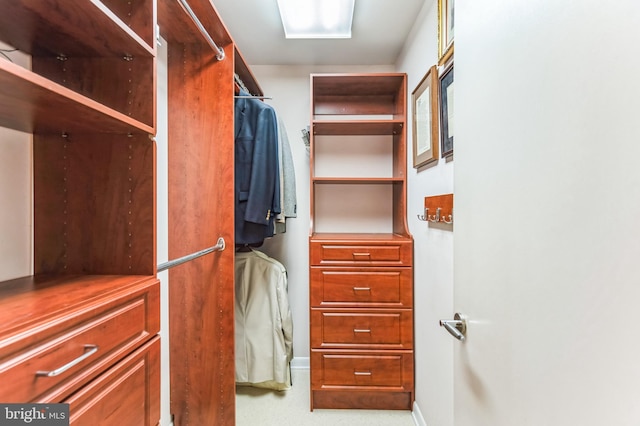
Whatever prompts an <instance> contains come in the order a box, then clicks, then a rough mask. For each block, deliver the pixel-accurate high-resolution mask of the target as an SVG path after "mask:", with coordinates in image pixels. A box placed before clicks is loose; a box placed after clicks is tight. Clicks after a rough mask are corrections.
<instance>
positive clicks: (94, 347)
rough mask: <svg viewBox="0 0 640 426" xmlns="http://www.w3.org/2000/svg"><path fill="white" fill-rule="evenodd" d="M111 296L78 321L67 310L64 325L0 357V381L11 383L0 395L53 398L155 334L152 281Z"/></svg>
mask: <svg viewBox="0 0 640 426" xmlns="http://www.w3.org/2000/svg"><path fill="white" fill-rule="evenodd" d="M117 302H118V303H117V304H115V305H114V304H113V300H111V301H109V303H107V302H105V304H104V305H103V306H100V305H99V304H98V305H95V306H93V308H94V310H93V312H94V314H93V316H91V317H88V318H86V314H85V315H84V316H82V318H85V320H84V321H77V320H75V321H74V314H73V313H69V315H68V317H67V318H66V322H65V323H66V324H67V325H68V326H67V328H64V329H62V330H61V331H60V332H59V333H56V334H54V335H49V336H48V337H46V338H45V337H43V339H42V340H41V341H39V342H38V343H36V344H33V345H31V346H28V347H26V348H23V349H22V350H20V351H18V352H17V353H14V354H12V355H11V356H9V357H7V358H5V359H1V360H0V383H11V384H12V386H10V387H8V386H3V387H0V401H5V402H37V401H43V402H44V401H46V402H59V401H60V400H61V399H62V398H63V397H64V396H66V395H69V394H70V393H71V392H73V391H75V390H76V389H78V388H79V387H80V386H82V385H83V384H85V383H87V382H88V381H89V380H91V379H92V378H94V377H96V376H97V375H98V374H100V373H101V372H103V371H105V370H106V369H107V368H109V367H110V366H111V365H112V364H113V363H115V362H116V361H117V360H118V359H120V358H122V357H123V356H125V355H126V354H128V353H130V352H132V351H133V350H134V349H135V348H136V347H138V346H140V345H141V344H142V343H144V342H145V341H147V340H149V339H150V338H151V337H152V336H153V335H155V334H157V332H158V331H159V330H158V329H159V285H158V283H157V281H156V282H155V284H154V285H152V286H150V287H147V288H145V289H144V290H140V291H138V292H136V293H134V294H130V295H127V296H126V297H122V298H121V299H120V300H117ZM78 312H80V310H79V311H78ZM78 315H80V314H78ZM51 327H57V325H51ZM56 329H57V328H56ZM42 334H44V335H46V329H45V330H44V332H43V333H42Z"/></svg>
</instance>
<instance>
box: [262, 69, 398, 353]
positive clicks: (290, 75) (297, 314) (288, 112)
mask: <svg viewBox="0 0 640 426" xmlns="http://www.w3.org/2000/svg"><path fill="white" fill-rule="evenodd" d="M251 70H252V71H253V74H254V75H255V77H256V79H257V80H258V82H259V83H260V87H262V90H263V91H264V93H265V96H269V97H271V98H272V99H271V100H266V102H267V103H268V104H269V105H271V106H273V107H274V108H275V110H276V112H277V113H278V115H279V116H280V117H281V118H282V119H283V121H284V124H285V127H286V129H287V134H288V137H289V144H290V145H291V152H292V155H293V161H294V164H295V169H296V190H297V196H298V210H297V212H298V217H297V218H294V219H289V220H288V221H287V232H286V233H284V234H281V235H276V236H275V237H274V238H272V239H269V240H267V241H266V242H265V244H264V245H263V247H261V248H260V250H262V251H264V252H265V253H267V254H268V255H269V256H271V257H273V258H275V259H277V260H279V261H280V262H282V264H283V265H284V266H285V267H286V268H287V274H288V279H289V280H288V281H289V302H290V305H291V315H292V316H293V355H294V358H296V359H295V360H294V363H293V365H294V366H296V365H304V364H305V363H306V365H307V366H308V362H309V361H308V357H309V155H308V153H307V150H306V147H305V146H304V144H303V141H302V133H301V130H302V129H306V128H307V127H308V126H309V123H310V119H311V111H310V108H311V104H310V102H311V101H310V87H309V82H310V79H309V75H310V74H312V73H321V72H374V71H379V72H389V71H393V68H392V67H390V66H386V67H353V66H352V67H345V66H324V67H303V66H300V67H296V66H269V65H253V66H251Z"/></svg>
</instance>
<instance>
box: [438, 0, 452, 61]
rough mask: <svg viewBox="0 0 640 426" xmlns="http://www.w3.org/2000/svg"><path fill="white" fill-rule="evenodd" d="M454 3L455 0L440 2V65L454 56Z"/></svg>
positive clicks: (441, 0) (442, 0) (439, 0)
mask: <svg viewBox="0 0 640 426" xmlns="http://www.w3.org/2000/svg"><path fill="white" fill-rule="evenodd" d="M454 3H455V0H438V65H442V64H445V63H446V62H447V61H448V60H449V59H450V58H451V56H452V55H453V35H454V23H455V20H454V18H455V14H454Z"/></svg>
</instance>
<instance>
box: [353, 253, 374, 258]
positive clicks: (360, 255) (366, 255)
mask: <svg viewBox="0 0 640 426" xmlns="http://www.w3.org/2000/svg"><path fill="white" fill-rule="evenodd" d="M353 257H371V253H353Z"/></svg>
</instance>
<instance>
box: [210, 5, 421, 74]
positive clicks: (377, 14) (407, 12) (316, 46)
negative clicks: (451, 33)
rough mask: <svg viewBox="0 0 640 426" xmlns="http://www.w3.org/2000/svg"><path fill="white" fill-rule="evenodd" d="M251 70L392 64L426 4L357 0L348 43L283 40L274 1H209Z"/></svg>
mask: <svg viewBox="0 0 640 426" xmlns="http://www.w3.org/2000/svg"><path fill="white" fill-rule="evenodd" d="M212 1H213V4H214V5H215V7H216V9H217V10H218V13H219V14H220V16H221V18H222V21H223V22H224V23H225V25H226V26H227V29H228V30H229V32H230V33H231V36H232V37H233V39H234V40H235V42H236V44H237V45H238V48H239V49H240V52H241V53H242V56H244V58H245V60H246V61H247V63H248V64H250V65H390V64H394V63H395V62H396V59H397V58H398V55H399V54H400V52H401V50H402V46H403V45H404V43H405V40H406V39H407V36H408V34H409V32H410V31H411V28H412V27H413V24H414V22H415V20H416V18H417V17H418V15H419V14H420V10H421V8H422V6H423V5H424V4H425V3H431V1H432V0H356V3H355V10H354V17H353V28H352V38H351V39H336V40H294V39H289V40H287V39H285V38H284V30H283V29H282V23H281V22H280V14H279V13H278V6H277V2H276V0H212Z"/></svg>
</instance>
